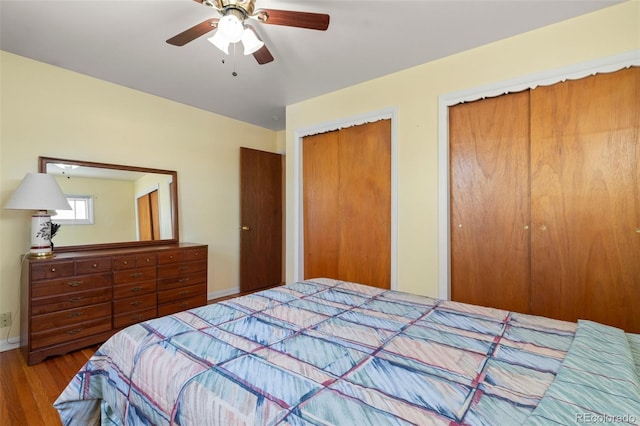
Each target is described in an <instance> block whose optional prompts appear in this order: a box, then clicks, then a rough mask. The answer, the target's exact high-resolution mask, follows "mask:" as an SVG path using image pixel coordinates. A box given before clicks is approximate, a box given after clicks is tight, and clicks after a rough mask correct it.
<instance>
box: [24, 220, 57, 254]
mask: <svg viewBox="0 0 640 426" xmlns="http://www.w3.org/2000/svg"><path fill="white" fill-rule="evenodd" d="M54 256H55V254H54V253H53V250H52V247H51V216H50V215H49V212H47V211H46V210H40V211H38V212H36V213H34V214H33V215H32V216H31V251H30V252H29V254H28V257H29V258H30V259H50V258H52V257H54Z"/></svg>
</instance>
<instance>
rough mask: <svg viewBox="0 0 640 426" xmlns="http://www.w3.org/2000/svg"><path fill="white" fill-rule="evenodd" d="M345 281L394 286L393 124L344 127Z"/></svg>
mask: <svg viewBox="0 0 640 426" xmlns="http://www.w3.org/2000/svg"><path fill="white" fill-rule="evenodd" d="M339 139H340V144H339V145H340V147H339V151H340V159H341V161H340V165H339V169H340V183H339V190H338V198H339V202H338V205H339V209H340V212H339V215H340V225H339V226H340V242H339V247H340V248H339V253H340V256H339V265H338V269H339V271H340V278H341V279H343V280H347V281H353V282H358V283H363V284H368V285H372V286H375V287H381V288H390V286H391V243H390V242H391V120H380V121H377V122H374V123H368V124H365V125H361V126H353V127H349V128H345V129H341V130H340V132H339Z"/></svg>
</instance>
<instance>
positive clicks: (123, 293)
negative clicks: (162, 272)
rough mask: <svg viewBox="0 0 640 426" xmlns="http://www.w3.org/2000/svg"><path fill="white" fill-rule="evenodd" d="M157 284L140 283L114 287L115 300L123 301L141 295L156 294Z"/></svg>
mask: <svg viewBox="0 0 640 426" xmlns="http://www.w3.org/2000/svg"><path fill="white" fill-rule="evenodd" d="M156 288H157V284H156V281H155V280H151V281H143V282H140V283H131V284H122V285H116V286H114V287H113V298H114V299H122V298H124V297H132V296H137V295H141V294H148V293H155V291H156Z"/></svg>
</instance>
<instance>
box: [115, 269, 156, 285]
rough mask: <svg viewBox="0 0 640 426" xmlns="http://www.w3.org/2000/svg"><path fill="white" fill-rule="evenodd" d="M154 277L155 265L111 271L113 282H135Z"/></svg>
mask: <svg viewBox="0 0 640 426" xmlns="http://www.w3.org/2000/svg"><path fill="white" fill-rule="evenodd" d="M155 278H156V268H155V266H149V267H147V268H136V269H128V270H124V271H117V272H114V273H113V283H114V284H124V283H135V282H140V281H148V280H154V279H155Z"/></svg>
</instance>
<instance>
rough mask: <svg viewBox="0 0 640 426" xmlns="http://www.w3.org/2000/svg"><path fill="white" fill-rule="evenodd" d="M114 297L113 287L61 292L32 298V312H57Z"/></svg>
mask: <svg viewBox="0 0 640 426" xmlns="http://www.w3.org/2000/svg"><path fill="white" fill-rule="evenodd" d="M111 298H112V290H111V287H106V288H100V289H97V290H89V291H81V292H77V293H71V294H61V295H58V296H53V297H45V298H41V299H32V301H31V314H32V315H41V314H46V313H49V312H57V311H61V310H65V309H72V308H78V307H81V306H87V305H94V304H96V303H102V302H110V301H111Z"/></svg>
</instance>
